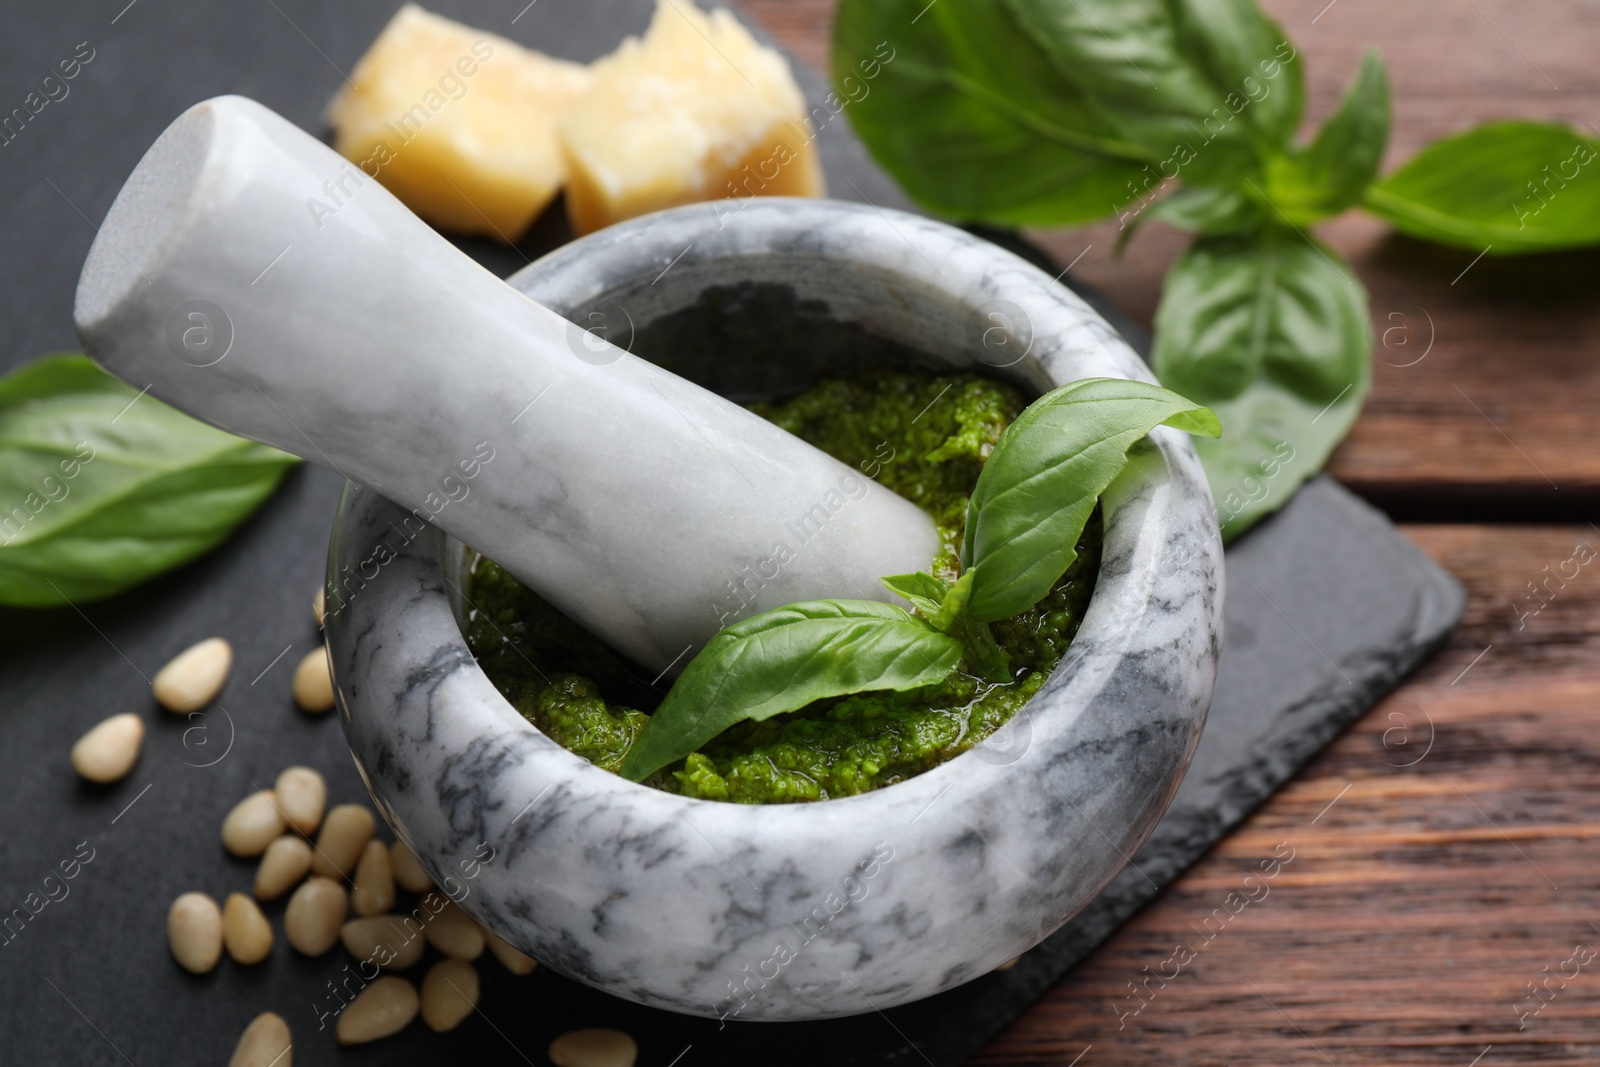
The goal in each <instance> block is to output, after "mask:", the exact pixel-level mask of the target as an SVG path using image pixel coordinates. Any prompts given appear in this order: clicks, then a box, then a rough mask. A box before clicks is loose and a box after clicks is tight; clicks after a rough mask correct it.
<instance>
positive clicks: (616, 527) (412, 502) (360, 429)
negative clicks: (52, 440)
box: [74, 96, 939, 674]
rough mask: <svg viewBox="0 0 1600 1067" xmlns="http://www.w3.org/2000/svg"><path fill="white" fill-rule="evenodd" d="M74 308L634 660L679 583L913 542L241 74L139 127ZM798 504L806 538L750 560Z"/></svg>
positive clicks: (854, 481) (913, 514)
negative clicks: (575, 316) (452, 226)
mask: <svg viewBox="0 0 1600 1067" xmlns="http://www.w3.org/2000/svg"><path fill="white" fill-rule="evenodd" d="M657 269H658V271H659V270H660V268H657ZM74 317H75V319H76V322H77V326H78V332H79V335H80V336H81V338H82V340H83V343H84V346H85V348H86V349H87V350H88V351H89V353H90V354H91V355H93V356H94V357H95V358H96V359H97V360H99V361H100V362H101V363H102V364H103V365H104V366H105V367H106V368H107V369H108V370H110V371H111V372H112V373H114V374H117V375H119V376H120V377H122V378H123V379H124V380H125V381H127V382H128V383H129V384H130V385H132V386H133V387H134V388H135V389H141V390H144V389H148V390H149V391H150V393H151V394H152V395H154V396H156V397H158V398H160V399H162V400H165V401H167V402H168V403H170V404H172V405H174V406H176V407H178V408H181V409H182V410H184V411H186V412H188V413H190V414H192V415H195V416H197V417H199V418H203V419H205V420H207V421H208V422H211V423H214V424H215V425H217V426H220V427H222V428H223V429H226V430H230V431H232V432H234V433H238V434H243V435H244V436H247V437H253V438H255V439H257V440H261V441H266V442H268V443H269V444H273V445H277V446H278V447H280V448H284V449H287V450H288V451H290V452H293V453H295V454H296V455H299V456H303V457H304V458H305V459H307V460H309V461H311V462H313V463H320V464H322V465H323V466H327V467H331V468H332V469H334V470H336V471H338V472H339V473H340V474H341V475H343V476H345V477H347V478H350V479H353V480H354V481H356V482H359V483H360V484H362V485H367V486H371V487H372V488H374V489H376V490H378V491H379V492H381V493H383V494H384V495H386V496H388V497H389V498H390V499H393V500H396V501H399V502H401V503H403V504H405V505H406V506H407V508H408V509H410V511H411V515H410V516H408V517H407V518H406V519H405V520H403V521H405V522H407V523H409V524H410V525H412V526H413V527H420V526H421V525H423V524H424V523H431V524H433V525H436V526H438V527H439V528H441V529H443V530H446V531H448V532H450V533H451V534H452V535H454V536H457V537H461V538H463V539H465V540H467V541H470V542H471V543H472V544H474V545H477V546H478V547H479V548H481V549H482V550H483V551H484V552H485V553H488V554H489V555H491V556H492V557H493V558H494V559H496V560H497V561H499V562H500V563H502V564H504V565H505V566H506V567H507V568H508V569H509V570H511V571H512V573H514V574H516V575H517V577H519V578H520V579H522V580H523V581H524V582H526V583H527V584H528V585H530V586H532V587H533V588H535V589H537V590H539V591H540V592H541V593H542V594H544V596H545V597H546V598H547V599H549V600H550V601H551V602H552V603H555V604H557V605H558V606H560V607H561V608H562V609H563V610H564V611H566V612H567V614H569V615H571V616H573V617H574V618H577V619H580V620H582V621H583V622H584V623H585V625H587V626H588V627H589V629H590V630H592V631H594V632H595V633H597V634H600V635H601V636H604V637H605V638H607V639H608V640H609V641H610V642H611V643H612V644H613V645H615V646H617V647H618V648H621V649H623V650H624V651H626V652H627V653H629V654H630V655H632V656H633V658H634V659H636V660H638V661H639V662H641V663H643V664H645V665H646V666H648V667H650V668H651V673H652V674H653V673H655V672H656V671H659V670H664V669H671V668H672V667H673V666H676V665H678V664H680V663H681V662H682V661H683V660H684V659H685V658H686V657H685V650H686V649H687V648H689V647H692V646H699V645H702V644H704V642H705V641H706V640H707V639H708V638H709V637H710V636H711V635H712V634H714V633H715V632H716V631H717V630H718V629H719V628H720V625H721V622H720V616H719V614H718V611H717V610H716V609H715V608H714V607H713V605H712V602H711V600H710V598H708V597H707V596H706V595H704V591H705V590H706V589H708V588H720V587H722V586H724V585H728V584H731V583H735V582H739V581H743V580H745V579H744V578H743V571H744V568H746V567H750V568H752V570H761V569H765V570H766V571H767V573H765V574H762V575H760V579H759V581H754V580H751V581H750V582H749V586H747V595H748V597H749V599H751V600H752V601H753V604H754V607H753V610H756V611H761V610H766V609H768V608H775V607H779V606H781V605H783V604H786V603H792V602H794V601H796V600H810V599H815V598H817V597H822V596H830V595H838V591H839V590H840V589H846V588H848V587H849V586H851V585H852V584H853V585H855V586H859V587H860V588H861V589H862V592H861V593H860V594H858V595H860V596H863V597H872V598H875V599H883V600H886V599H888V593H887V592H886V591H884V590H883V589H882V588H881V587H880V586H878V584H877V581H876V579H877V577H878V576H879V575H881V574H897V573H903V572H905V571H907V570H915V569H916V568H918V567H919V566H922V565H923V563H924V561H926V560H927V559H928V558H930V557H931V555H932V554H933V553H934V552H935V551H937V548H938V543H939V542H938V534H937V531H936V530H935V529H934V526H933V522H932V520H931V519H929V518H928V516H927V515H925V514H923V513H922V512H921V511H920V510H919V509H918V508H916V507H915V506H914V505H912V504H911V503H909V502H908V501H906V500H903V499H901V498H900V497H899V496H897V495H896V494H894V493H892V492H890V491H889V490H887V489H885V488H883V487H881V486H877V487H874V486H872V484H871V483H870V482H868V481H867V480H865V479H863V478H862V477H861V476H860V474H859V472H857V471H855V470H853V469H851V468H850V467H847V466H845V465H844V464H842V463H840V462H838V461H837V460H835V459H833V458H832V457H830V456H828V455H826V454H825V453H823V452H821V451H820V450H818V449H815V448H812V447H811V446H810V445H808V444H806V443H805V442H803V441H800V440H798V439H797V438H795V437H792V436H790V435H789V434H786V433H784V432H783V431H781V430H779V429H777V428H776V427H774V426H772V425H770V424H769V423H767V422H765V421H764V420H762V419H759V418H757V417H755V416H754V415H751V414H750V413H749V412H747V411H745V410H744V409H742V408H740V407H739V406H738V405H736V404H731V403H729V402H728V401H726V400H724V399H723V398H721V397H719V396H717V395H716V394H714V393H712V392H710V391H708V390H706V389H702V388H700V387H699V386H696V385H694V384H693V383H690V382H687V381H684V380H683V379H682V378H680V377H678V376H676V375H673V374H670V373H667V372H665V371H663V370H661V369H660V368H658V367H655V366H653V365H652V364H650V363H648V362H646V361H644V360H642V359H639V358H638V357H636V356H633V355H630V354H628V353H627V352H625V351H624V350H623V349H621V348H619V347H616V346H615V345H613V344H611V343H610V341H608V340H607V338H606V333H607V332H608V331H607V330H606V329H604V328H603V327H601V326H600V325H599V324H596V323H593V322H591V320H589V319H581V320H579V322H578V323H576V324H575V323H574V322H571V321H568V320H567V319H565V318H562V317H560V316H558V315H556V314H554V313H552V312H551V311H549V310H548V309H547V308H544V307H541V306H540V305H539V304H537V303H535V302H533V301H531V300H529V299H528V298H527V297H526V296H525V295H524V294H522V293H519V292H518V291H517V290H516V289H514V288H512V287H511V286H508V285H506V284H505V283H504V282H502V281H501V280H500V279H498V278H496V277H494V275H492V274H490V273H489V272H488V271H486V270H484V269H483V268H482V267H480V266H478V265H477V264H476V263H474V262H473V261H472V260H471V259H469V258H468V257H467V256H466V255H464V254H463V253H461V252H459V251H458V250H456V248H455V247H453V246H452V245H451V244H450V243H449V242H448V241H446V240H445V239H444V238H443V237H441V236H440V235H439V234H438V233H436V232H435V231H434V230H433V229H432V228H431V227H429V226H427V225H426V224H424V223H423V222H422V221H421V220H419V219H418V218H417V217H416V216H415V215H413V214H412V213H411V212H410V211H409V210H408V209H407V208H406V207H405V206H404V205H403V204H401V203H400V202H399V201H398V200H396V199H395V198H394V196H392V195H391V194H390V193H389V192H388V191H387V190H385V189H384V188H383V187H382V186H380V185H379V184H378V183H377V182H376V181H375V180H373V179H371V178H370V177H368V176H366V175H365V174H363V173H362V172H361V171H360V170H359V168H357V167H355V166H354V165H352V164H350V163H348V162H346V161H345V160H344V159H343V158H342V157H340V156H339V155H338V154H337V153H336V152H334V151H333V150H332V149H331V148H329V147H328V146H327V145H324V144H323V143H322V142H320V141H318V140H317V139H316V138H314V137H312V136H311V135H310V134H308V133H305V132H304V131H302V130H300V129H298V128H296V127H295V126H293V125H292V124H291V123H289V122H288V121H286V120H285V119H283V118H281V117H280V116H278V115H276V114H274V113H273V112H271V111H269V110H268V109H266V108H264V107H262V106H261V105H260V104H257V103H255V102H254V101H252V100H247V99H245V98H243V97H238V96H224V97H218V98H216V99H213V100H207V101H204V102H202V103H200V104H197V105H195V106H194V107H192V108H190V109H189V110H188V111H186V112H185V113H184V114H183V115H181V116H180V117H179V118H178V119H177V120H176V121H174V122H173V124H172V125H171V126H170V127H169V128H168V129H167V131H166V132H165V133H164V134H163V135H162V136H161V138H160V139H159V140H157V142H156V144H155V145H154V146H153V147H152V148H151V149H150V151H149V152H148V153H146V155H145V157H144V159H143V160H141V162H140V164H139V166H138V167H137V168H136V169H135V170H134V172H133V175H132V176H131V177H130V178H129V179H128V182H127V184H126V185H125V186H124V188H123V190H122V192H121V193H120V194H119V195H118V197H117V200H116V202H115V203H114V204H113V206H112V208H111V210H110V212H109V214H108V215H107V217H106V221H105V224H104V225H103V226H102V227H100V232H99V236H98V237H97V238H96V241H95V244H94V246H93V247H92V248H91V250H90V252H89V256H88V259H87V261H86V262H85V265H84V269H83V275H82V278H81V280H80V282H79V286H78V294H77V302H76V306H75V309H74ZM580 327H583V328H580ZM591 327H592V328H591ZM807 523H809V524H811V525H813V526H822V525H826V526H827V527H828V528H829V529H830V531H831V533H832V536H831V537H830V548H829V551H827V552H815V551H813V552H799V553H796V554H795V555H794V556H793V558H787V559H784V561H783V563H782V565H781V566H779V565H777V564H776V563H773V562H767V561H770V560H771V559H772V550H773V548H774V543H775V541H776V540H777V539H778V538H780V537H781V536H782V535H783V531H785V530H786V529H787V528H788V527H789V526H790V525H791V524H802V525H803V524H807ZM764 562H765V567H764V568H763V563H764ZM335 610H337V608H335Z"/></svg>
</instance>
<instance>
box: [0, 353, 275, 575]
mask: <svg viewBox="0 0 1600 1067" xmlns="http://www.w3.org/2000/svg"><path fill="white" fill-rule="evenodd" d="M298 462H299V460H297V459H296V458H295V457H293V456H291V455H288V454H287V453H284V452H279V451H278V450H277V449H273V448H268V447H267V446H265V445H260V444H256V443H255V442H253V441H247V440H245V439H244V438H241V437H235V436H233V435H232V434H229V433H224V432H223V431H221V430H218V429H214V428H213V427H211V426H207V425H206V424H205V423H203V422H198V421H196V420H194V419H191V418H189V417H188V416H187V415H184V414H182V413H180V412H178V411H176V410H174V409H173V408H170V407H168V406H167V405H165V404H163V403H161V402H160V401H159V400H156V399H155V398H153V397H149V396H140V395H139V393H138V391H137V390H135V389H132V388H130V387H129V386H127V385H124V384H123V383H122V382H120V381H118V380H117V379H115V378H113V377H111V376H110V375H108V374H106V373H105V372H104V371H102V370H101V369H100V368H99V367H97V366H95V365H94V364H93V363H91V362H90V361H89V360H88V359H87V358H86V357H84V356H81V355H77V354H59V355H53V356H46V357H44V358H42V359H39V360H36V361H34V362H33V363H30V364H28V365H26V366H24V367H22V368H20V369H19V370H16V371H14V372H12V373H11V374H9V375H7V376H6V377H5V378H3V379H0V603H6V604H16V605H23V606H34V607H39V606H48V605H57V604H63V603H66V602H68V601H73V602H82V601H86V600H94V599H98V598H100V597H107V596H111V595H112V594H114V593H118V592H121V591H122V590H124V589H127V588H128V587H130V586H133V585H136V584H138V583H139V582H142V581H144V580H145V579H147V578H150V577H152V576H154V575H157V574H160V573H161V572H162V571H165V570H168V569H170V568H172V567H175V566H177V565H178V564H180V563H183V562H185V561H186V560H189V559H191V558H193V557H194V556H197V555H199V554H200V553H202V552H205V551H206V550H207V549H210V548H212V547H213V546H215V545H216V544H218V543H219V542H220V541H221V540H222V539H223V538H224V537H226V536H227V535H228V533H229V532H230V531H231V530H232V529H233V528H234V526H236V525H237V524H238V523H239V522H240V521H242V520H243V519H244V518H245V517H246V516H247V515H249V514H250V513H251V512H252V511H254V510H255V509H256V507H257V506H258V505H259V504H260V503H261V502H262V501H263V500H265V499H266V498H267V496H268V495H269V494H270V493H271V492H272V490H273V489H274V488H276V486H277V484H278V482H279V480H281V479H282V477H283V475H284V473H285V472H286V471H287V470H288V469H289V468H290V467H291V466H292V465H294V464H295V463H298Z"/></svg>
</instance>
